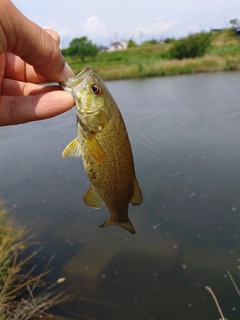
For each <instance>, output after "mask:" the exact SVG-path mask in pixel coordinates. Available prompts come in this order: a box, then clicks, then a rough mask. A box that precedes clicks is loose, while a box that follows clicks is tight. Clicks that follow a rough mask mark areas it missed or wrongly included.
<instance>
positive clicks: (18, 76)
mask: <svg viewBox="0 0 240 320" xmlns="http://www.w3.org/2000/svg"><path fill="white" fill-rule="evenodd" d="M5 56H6V67H5V75H4V77H5V78H8V79H14V80H17V81H23V82H33V83H42V82H47V81H49V79H47V78H46V77H41V78H40V77H39V75H38V74H37V73H36V71H35V70H34V68H33V67H32V66H31V65H29V64H27V63H26V62H25V61H23V60H22V59H21V58H20V57H18V56H16V55H15V54H13V53H11V52H6V54H5Z"/></svg>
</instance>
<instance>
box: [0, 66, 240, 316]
mask: <svg viewBox="0 0 240 320" xmlns="http://www.w3.org/2000/svg"><path fill="white" fill-rule="evenodd" d="M239 79H240V73H239V72H230V73H227V72H226V73H214V74H197V75H184V76H176V77H166V78H164V77H163V78H152V79H142V80H125V81H113V82H107V86H108V87H109V89H110V91H111V92H112V94H113V96H114V98H115V100H116V101H117V103H118V105H119V108H120V109H121V112H122V115H123V117H124V119H125V123H126V127H127V129H128V133H129V137H130V140H131V144H132V149H133V154H134V159H135V169H136V175H137V178H138V181H139V184H140V186H141V189H142V191H143V196H144V202H143V204H142V205H141V206H139V207H132V206H131V205H130V206H129V217H130V219H131V221H132V223H133V225H134V228H135V230H136V235H132V234H130V233H128V232H127V231H126V230H124V229H121V228H119V227H116V226H113V227H106V228H103V229H102V228H101V229H99V228H98V226H99V225H101V224H102V223H103V222H104V221H105V220H106V219H107V217H108V215H109V213H108V210H107V208H106V207H105V206H104V207H103V208H101V209H100V210H94V209H92V208H89V207H87V206H86V205H85V204H84V203H83V201H82V197H83V196H84V194H85V192H86V190H87V188H88V185H89V180H88V178H87V176H86V173H85V171H84V169H83V165H82V161H81V158H80V159H79V158H78V159H63V158H62V157H61V152H62V150H63V149H64V148H65V146H66V145H67V144H68V143H69V142H70V141H71V140H73V139H74V138H75V137H76V120H75V110H71V111H69V112H67V113H65V114H63V115H61V116H58V117H55V118H53V119H49V120H45V121H40V122H35V123H29V124H24V125H19V126H12V127H2V128H0V155H1V157H0V177H1V180H0V196H1V197H2V198H4V199H5V200H6V201H7V208H8V209H9V210H10V211H11V213H12V215H13V216H14V217H15V218H16V219H17V220H18V221H19V223H20V224H25V223H28V226H29V228H31V230H32V232H33V233H36V235H37V236H36V240H39V241H44V243H45V248H44V250H42V251H41V253H40V254H39V255H38V256H37V257H36V258H35V260H34V263H36V264H37V265H38V269H39V270H42V269H43V268H44V266H45V265H46V264H47V262H48V261H49V259H50V258H51V257H53V256H54V259H53V261H52V263H51V266H52V267H53V268H54V271H53V272H52V273H51V276H50V278H49V280H50V281H56V279H58V278H59V277H66V285H67V286H69V287H70V292H72V293H74V294H75V295H76V297H77V298H76V300H75V301H74V302H72V303H69V304H67V305H65V306H64V311H63V309H60V311H59V310H58V311H57V312H58V313H60V314H62V315H65V316H68V317H74V318H76V319H82V317H83V316H85V317H89V318H91V319H92V318H93V319H99V320H123V319H124V320H135V319H136V320H156V319H163V320H164V319H166V320H168V319H171V320H175V319H176V320H179V319H185V320H193V319H194V320H202V319H216V320H217V319H218V318H219V317H220V315H219V314H218V311H217V308H216V306H215V303H214V301H213V299H212V297H211V296H210V294H209V293H208V292H207V291H206V289H205V286H209V287H211V288H212V289H213V291H214V292H215V294H216V296H217V298H218V300H219V303H220V305H221V307H222V310H223V313H224V315H225V317H227V318H228V319H231V320H235V319H239V318H240V297H239V296H238V295H237V292H236V291H235V289H234V287H233V284H232V283H231V281H230V279H229V277H228V275H227V272H226V270H229V271H230V272H231V274H232V276H233V278H234V279H235V281H236V283H237V284H238V285H239V286H240V196H239V194H240V95H239V92H240V84H239V83H240V81H239Z"/></svg>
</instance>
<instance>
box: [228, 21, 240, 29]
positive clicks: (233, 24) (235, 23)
mask: <svg viewBox="0 0 240 320" xmlns="http://www.w3.org/2000/svg"><path fill="white" fill-rule="evenodd" d="M229 23H230V24H231V25H232V27H233V28H236V27H238V26H239V25H240V21H239V20H238V19H232V20H230V21H229Z"/></svg>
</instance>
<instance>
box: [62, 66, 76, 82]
mask: <svg viewBox="0 0 240 320" xmlns="http://www.w3.org/2000/svg"><path fill="white" fill-rule="evenodd" d="M62 76H63V78H64V81H67V80H68V79H69V78H71V77H74V73H73V71H72V69H71V68H70V67H69V65H68V64H67V62H65V66H64V68H63V73H62Z"/></svg>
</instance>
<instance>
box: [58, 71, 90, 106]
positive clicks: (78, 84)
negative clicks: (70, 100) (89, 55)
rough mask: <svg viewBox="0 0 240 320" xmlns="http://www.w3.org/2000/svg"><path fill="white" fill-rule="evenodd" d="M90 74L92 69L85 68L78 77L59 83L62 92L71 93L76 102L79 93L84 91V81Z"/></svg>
mask: <svg viewBox="0 0 240 320" xmlns="http://www.w3.org/2000/svg"><path fill="white" fill-rule="evenodd" d="M91 72H93V70H92V68H91V67H90V66H86V67H85V68H84V69H83V70H82V71H81V72H80V73H79V74H78V75H76V76H75V77H72V78H69V79H68V80H67V81H65V82H61V83H59V85H60V87H61V88H62V89H63V90H64V91H67V92H69V93H71V94H72V95H73V97H74V98H75V100H76V101H77V100H78V99H79V98H80V92H81V91H82V90H83V89H84V85H85V80H86V78H87V77H88V75H89V74H90V73H91Z"/></svg>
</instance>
